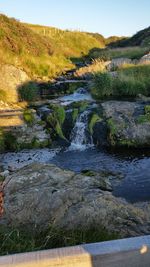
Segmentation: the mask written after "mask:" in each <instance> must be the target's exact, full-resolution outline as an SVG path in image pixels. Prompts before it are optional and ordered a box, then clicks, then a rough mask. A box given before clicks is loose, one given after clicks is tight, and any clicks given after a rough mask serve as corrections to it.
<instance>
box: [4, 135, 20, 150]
mask: <svg viewBox="0 0 150 267" xmlns="http://www.w3.org/2000/svg"><path fill="white" fill-rule="evenodd" d="M4 141H5V149H6V150H10V151H15V150H18V143H17V138H16V136H14V135H13V134H12V133H11V132H6V133H5V136H4Z"/></svg>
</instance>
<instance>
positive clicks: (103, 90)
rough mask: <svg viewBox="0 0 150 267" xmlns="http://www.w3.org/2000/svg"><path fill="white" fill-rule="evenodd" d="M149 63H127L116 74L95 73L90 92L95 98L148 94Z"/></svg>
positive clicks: (149, 79) (149, 90)
mask: <svg viewBox="0 0 150 267" xmlns="http://www.w3.org/2000/svg"><path fill="white" fill-rule="evenodd" d="M149 73H150V65H127V66H124V67H123V68H121V69H120V70H118V72H117V74H116V76H112V75H111V74H110V73H107V72H104V73H100V72H99V73H96V74H95V75H94V78H93V82H92V85H91V92H92V95H93V97H95V98H96V99H102V98H104V97H112V96H113V97H136V96H137V95H138V94H143V95H146V96H149V95H150V77H149Z"/></svg>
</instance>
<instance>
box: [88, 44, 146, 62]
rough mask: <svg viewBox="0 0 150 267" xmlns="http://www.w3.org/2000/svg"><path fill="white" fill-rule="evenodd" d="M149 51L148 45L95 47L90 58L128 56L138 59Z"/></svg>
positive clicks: (102, 58)
mask: <svg viewBox="0 0 150 267" xmlns="http://www.w3.org/2000/svg"><path fill="white" fill-rule="evenodd" d="M148 52H149V48H148V47H140V46H135V47H125V48H112V49H111V48H106V49H95V50H93V51H92V52H91V54H90V57H91V58H99V59H101V60H105V61H106V60H111V59H113V58H120V57H123V58H130V59H140V58H141V57H142V56H144V55H145V54H146V53H148Z"/></svg>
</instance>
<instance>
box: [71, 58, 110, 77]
mask: <svg viewBox="0 0 150 267" xmlns="http://www.w3.org/2000/svg"><path fill="white" fill-rule="evenodd" d="M105 70H106V64H105V62H104V61H103V60H101V59H93V60H92V62H91V64H90V65H88V66H86V67H82V68H79V69H78V70H77V71H76V72H75V77H81V78H82V77H84V76H87V75H90V76H91V75H93V74H94V73H96V72H103V71H105Z"/></svg>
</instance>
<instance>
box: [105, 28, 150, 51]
mask: <svg viewBox="0 0 150 267" xmlns="http://www.w3.org/2000/svg"><path fill="white" fill-rule="evenodd" d="M110 46H111V47H126V46H150V27H148V28H146V29H144V30H141V31H139V32H137V33H136V34H135V35H133V36H132V37H130V38H126V39H124V40H120V41H118V42H115V43H113V42H112V43H110Z"/></svg>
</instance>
